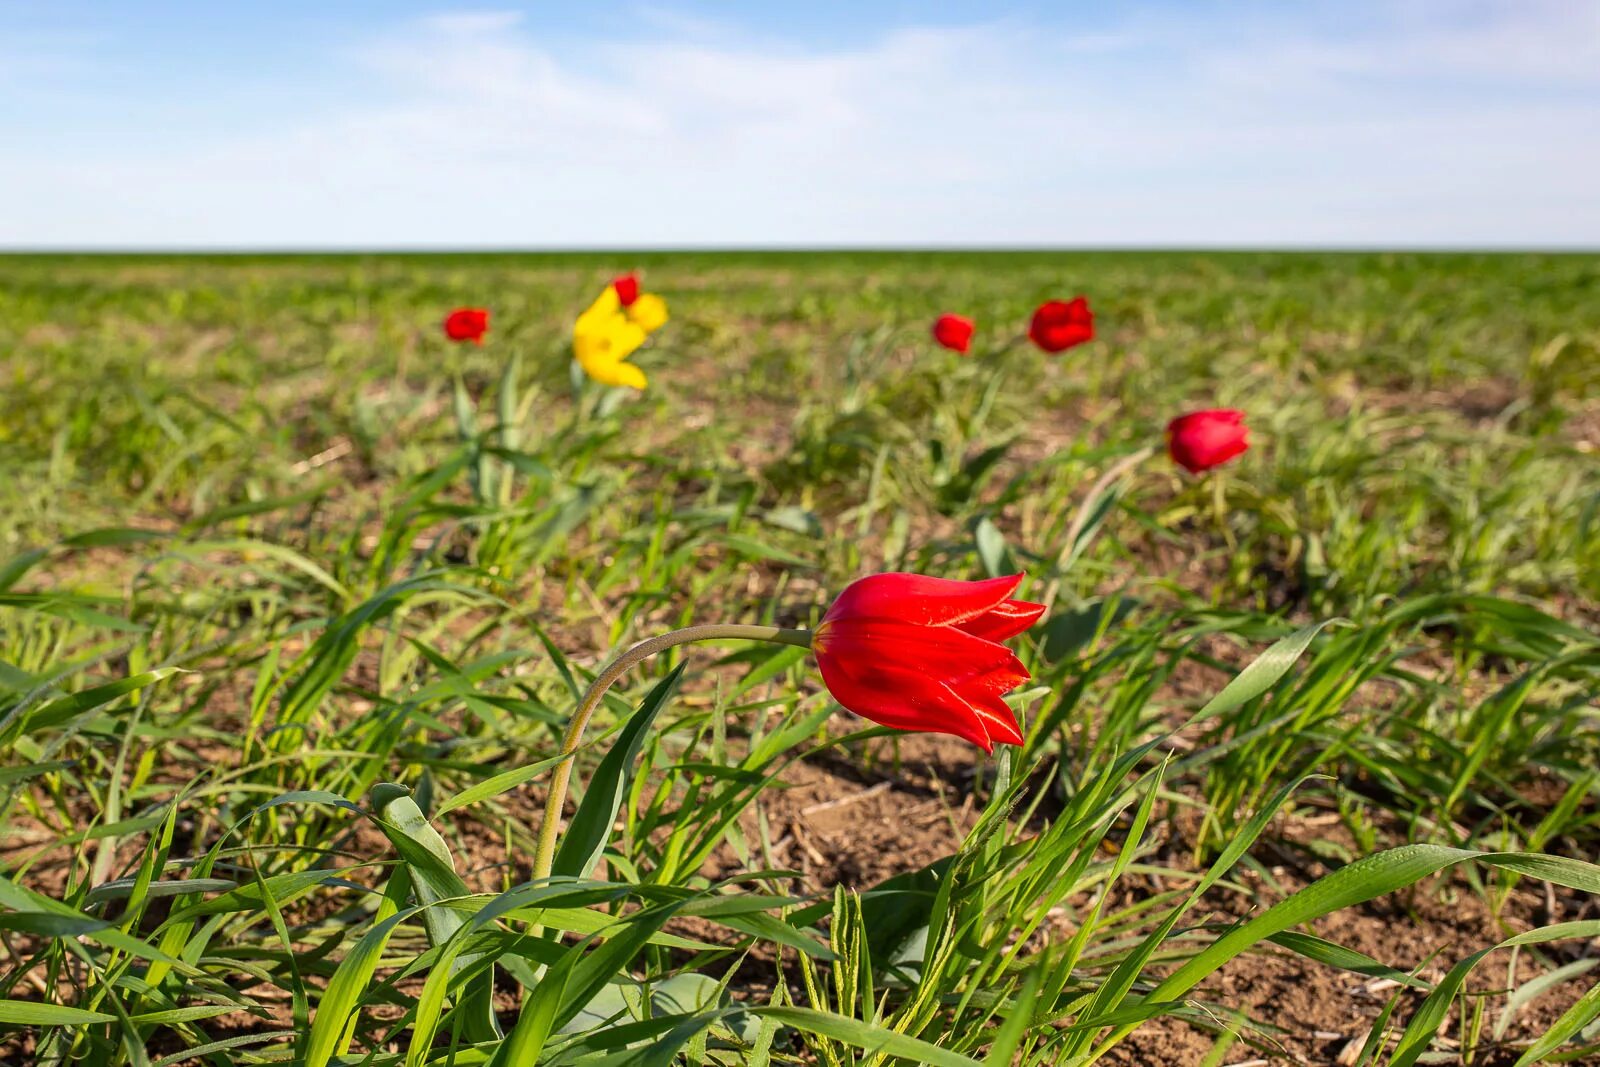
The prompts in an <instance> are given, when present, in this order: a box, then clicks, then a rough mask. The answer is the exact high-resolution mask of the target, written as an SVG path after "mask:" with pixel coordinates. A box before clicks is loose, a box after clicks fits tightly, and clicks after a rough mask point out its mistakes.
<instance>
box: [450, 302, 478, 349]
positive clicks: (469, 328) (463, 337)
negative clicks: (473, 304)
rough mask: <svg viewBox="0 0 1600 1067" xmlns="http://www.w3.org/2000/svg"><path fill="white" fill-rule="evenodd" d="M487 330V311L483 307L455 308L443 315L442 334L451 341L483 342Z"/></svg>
mask: <svg viewBox="0 0 1600 1067" xmlns="http://www.w3.org/2000/svg"><path fill="white" fill-rule="evenodd" d="M488 332H489V312H488V311H487V310H486V309H484V308H456V309H455V310H454V311H452V312H450V314H448V315H446V316H445V317H444V335H445V336H446V337H448V338H450V340H452V341H471V342H472V343H473V344H475V345H481V344H483V335H484V334H486V333H488Z"/></svg>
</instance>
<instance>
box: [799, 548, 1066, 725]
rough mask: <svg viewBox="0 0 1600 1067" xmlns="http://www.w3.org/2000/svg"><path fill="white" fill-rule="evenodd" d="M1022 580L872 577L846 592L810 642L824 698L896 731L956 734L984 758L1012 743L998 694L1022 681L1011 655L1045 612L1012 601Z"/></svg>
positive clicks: (1012, 720)
mask: <svg viewBox="0 0 1600 1067" xmlns="http://www.w3.org/2000/svg"><path fill="white" fill-rule="evenodd" d="M1021 581H1022V575H1020V574H1014V575H1011V576H1010V577H1008V578H991V579H989V580H988V581H982V582H957V581H951V580H949V579H945V578H927V577H923V576H922V575H918V574H874V575H869V576H868V577H866V578H860V579H857V580H856V581H854V582H852V583H850V584H849V585H848V586H846V587H845V589H844V592H842V593H840V594H839V596H838V599H836V600H835V601H834V602H833V606H832V607H830V608H829V609H828V613H827V614H826V615H824V616H823V617H822V625H820V626H818V627H817V631H816V634H815V635H814V636H813V637H812V640H811V647H812V649H813V651H815V652H816V654H817V665H818V666H819V667H820V668H821V669H822V680H823V682H825V683H826V684H827V686H828V692H830V693H832V694H833V698H834V699H835V700H837V701H838V702H839V703H840V704H842V705H843V706H844V707H846V708H848V709H849V710H851V711H853V712H855V713H856V714H857V715H860V716H862V717H863V718H866V719H871V720H872V721H873V722H875V723H879V724H881V725H883V726H892V727H894V728H895V729H897V730H919V731H925V732H928V733H940V734H954V735H956V736H957V737H964V738H966V739H967V740H968V741H971V742H972V743H973V744H975V745H978V746H980V747H981V748H982V749H983V750H984V751H985V752H992V751H993V750H994V746H995V743H996V742H999V743H1001V744H1007V745H1020V744H1021V743H1022V731H1021V730H1019V729H1018V728H1017V719H1016V716H1015V715H1013V714H1012V712H1011V709H1010V707H1008V706H1007V705H1006V702H1005V701H1004V700H1002V699H1001V697H1002V696H1003V695H1004V694H1005V693H1008V692H1010V691H1011V690H1013V689H1015V688H1016V687H1017V686H1019V685H1021V684H1022V683H1023V682H1025V681H1027V680H1028V672H1027V670H1025V669H1024V668H1023V666H1022V662H1021V661H1020V660H1018V659H1017V657H1016V655H1015V654H1013V653H1012V651H1011V650H1010V649H1009V648H1006V647H1005V646H1004V645H1002V644H1000V642H1001V641H1004V640H1006V639H1008V638H1011V637H1015V636H1017V635H1018V634H1020V633H1021V632H1022V631H1024V630H1026V629H1027V628H1028V627H1030V626H1032V625H1033V624H1034V623H1035V622H1036V621H1038V619H1039V616H1040V615H1043V614H1044V605H1043V604H1030V603H1028V602H1026V601H1022V600H1012V599H1010V596H1011V593H1012V591H1013V590H1015V589H1016V588H1017V584H1018V583H1019V582H1021Z"/></svg>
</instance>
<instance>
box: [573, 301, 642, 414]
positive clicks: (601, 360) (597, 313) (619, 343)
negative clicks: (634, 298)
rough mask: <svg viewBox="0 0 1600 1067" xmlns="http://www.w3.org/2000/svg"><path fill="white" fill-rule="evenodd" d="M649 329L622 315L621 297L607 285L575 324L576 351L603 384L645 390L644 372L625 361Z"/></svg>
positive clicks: (585, 367)
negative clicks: (646, 329) (645, 329)
mask: <svg viewBox="0 0 1600 1067" xmlns="http://www.w3.org/2000/svg"><path fill="white" fill-rule="evenodd" d="M644 341H645V331H644V329H643V328H642V327H640V326H639V325H637V324H636V323H632V322H629V321H628V319H627V318H626V317H625V316H624V315H623V314H622V309H621V300H620V298H619V297H618V296H617V291H616V289H615V288H614V287H611V286H607V287H606V289H605V291H604V292H602V293H601V294H600V296H599V298H598V299H597V300H595V302H594V303H593V304H590V305H589V309H588V310H587V311H585V312H584V313H583V314H582V315H579V316H578V321H577V322H576V323H575V324H574V325H573V327H572V354H573V356H574V357H576V358H577V360H578V365H579V366H580V367H582V368H583V372H584V373H585V374H587V375H588V376H589V377H590V378H593V379H594V380H595V381H597V382H599V383H600V384H602V385H624V386H627V387H628V388H630V389H643V388H644V387H645V385H646V384H647V382H646V379H645V376H644V371H642V370H640V369H639V368H638V367H636V366H634V365H633V364H632V363H624V362H623V360H625V359H627V358H628V357H629V356H631V355H633V353H634V352H636V351H638V350H639V346H640V345H642V344H644Z"/></svg>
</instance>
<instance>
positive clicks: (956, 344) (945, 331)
mask: <svg viewBox="0 0 1600 1067" xmlns="http://www.w3.org/2000/svg"><path fill="white" fill-rule="evenodd" d="M972 330H973V324H972V320H971V319H969V318H967V317H966V316H964V315H940V316H939V317H938V318H937V319H935V320H934V322H933V339H934V340H935V341H937V342H939V343H940V344H941V345H943V346H944V347H945V348H948V349H950V350H951V351H954V352H960V353H961V354H962V355H963V356H964V355H966V354H967V352H968V350H970V349H971V348H972Z"/></svg>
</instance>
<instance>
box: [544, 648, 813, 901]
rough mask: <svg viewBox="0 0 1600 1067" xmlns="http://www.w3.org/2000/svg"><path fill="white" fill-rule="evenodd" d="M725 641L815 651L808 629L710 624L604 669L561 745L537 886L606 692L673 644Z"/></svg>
mask: <svg viewBox="0 0 1600 1067" xmlns="http://www.w3.org/2000/svg"><path fill="white" fill-rule="evenodd" d="M727 638H734V639H739V640H745V641H768V642H771V643H773V644H780V645H796V646H798V647H800V648H810V647H811V631H810V630H789V629H785V628H783V627H781V626H748V625H743V624H740V623H711V624H709V625H705V626H688V627H685V628H684V629H682V630H673V631H672V632H671V633H665V634H661V635H660V636H658V637H652V638H650V639H649V640H646V641H640V642H639V643H638V644H636V645H634V646H633V647H632V648H629V649H626V650H624V651H623V652H622V653H621V654H619V655H618V656H617V658H616V659H614V660H612V661H611V662H610V663H608V664H606V666H605V667H604V668H603V669H602V670H601V671H600V673H599V674H597V675H595V679H594V681H593V682H590V683H589V688H588V691H586V692H585V693H584V694H583V699H582V700H580V701H579V702H578V710H577V711H576V712H574V713H573V715H572V721H571V722H569V723H568V724H567V735H566V737H565V738H563V739H562V742H561V755H563V756H565V757H566V758H565V759H563V760H562V761H561V762H560V763H558V764H556V770H555V775H554V776H553V777H552V778H551V779H550V796H549V797H548V799H546V801H545V805H544V822H543V823H542V824H541V825H540V826H539V845H538V848H537V849H536V850H535V852H534V854H533V877H534V880H535V881H537V880H538V879H540V878H548V877H549V876H550V865H551V864H552V863H553V862H555V858H556V834H557V832H558V830H559V827H560V825H561V809H562V808H563V807H565V806H566V802H567V785H568V783H570V782H571V780H572V764H573V754H574V753H575V752H577V751H578V745H580V744H581V743H582V742H583V731H584V729H585V728H587V727H588V725H589V720H590V719H591V718H592V717H593V716H594V709H595V708H597V707H599V706H600V700H601V698H602V697H604V696H605V695H606V690H607V689H610V688H611V687H612V685H614V684H615V683H616V681H617V679H618V678H621V677H622V675H623V674H624V673H626V672H627V670H628V668H629V667H632V666H633V665H634V664H635V663H638V662H640V661H641V660H646V659H649V658H650V657H651V656H653V655H655V654H656V653H657V652H662V651H665V650H666V649H669V648H672V647H673V646H674V645H687V644H690V643H692V642H695V641H716V640H722V639H727Z"/></svg>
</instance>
